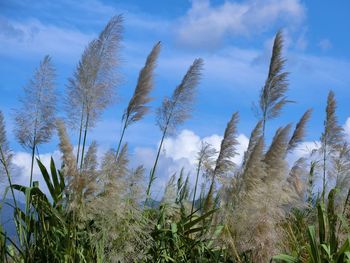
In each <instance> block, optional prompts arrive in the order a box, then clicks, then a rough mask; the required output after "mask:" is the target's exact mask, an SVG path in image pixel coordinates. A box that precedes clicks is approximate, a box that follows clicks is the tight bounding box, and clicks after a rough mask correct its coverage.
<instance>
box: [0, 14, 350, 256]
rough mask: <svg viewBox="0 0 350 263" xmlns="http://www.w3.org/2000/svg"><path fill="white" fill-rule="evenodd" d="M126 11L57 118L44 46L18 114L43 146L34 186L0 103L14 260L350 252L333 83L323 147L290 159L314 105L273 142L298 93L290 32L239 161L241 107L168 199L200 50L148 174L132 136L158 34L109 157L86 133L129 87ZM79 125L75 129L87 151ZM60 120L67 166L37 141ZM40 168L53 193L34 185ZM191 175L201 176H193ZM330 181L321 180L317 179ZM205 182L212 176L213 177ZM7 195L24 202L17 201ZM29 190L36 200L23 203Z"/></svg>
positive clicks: (167, 116) (164, 113)
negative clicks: (158, 196)
mask: <svg viewBox="0 0 350 263" xmlns="http://www.w3.org/2000/svg"><path fill="white" fill-rule="evenodd" d="M122 22H123V19H122V17H121V16H116V17H113V18H112V19H111V20H110V22H109V23H108V24H107V26H106V27H105V29H104V30H103V31H102V32H101V33H100V35H99V36H98V37H97V38H96V39H95V40H93V41H92V42H91V43H90V44H89V45H88V46H87V47H86V49H85V51H84V53H83V55H82V57H81V60H80V62H79V64H78V66H77V68H76V71H75V73H74V75H73V77H72V78H70V79H69V82H68V85H67V92H66V94H67V96H66V97H65V98H64V106H65V107H64V110H65V112H66V117H65V118H58V117H57V116H56V113H57V112H61V111H58V109H57V108H56V102H57V99H58V96H57V95H56V93H55V89H54V77H55V73H54V72H55V70H54V66H53V64H52V61H51V59H50V57H48V56H46V57H45V58H44V60H43V61H42V62H41V63H40V66H39V67H38V69H37V70H36V72H35V73H34V76H33V78H32V80H31V81H30V82H29V84H28V86H26V87H25V89H24V97H22V98H21V108H20V109H19V110H17V111H16V112H15V123H16V127H15V135H16V138H17V140H18V142H19V143H20V144H21V145H23V146H24V148H25V149H27V150H28V151H30V152H31V156H32V162H31V174H30V175H29V178H30V181H29V182H28V185H17V184H14V183H13V178H12V176H13V173H12V172H13V170H12V152H11V149H10V146H9V143H8V141H7V138H6V129H5V121H4V117H3V115H2V113H1V112H0V161H1V163H0V172H1V176H2V177H3V178H4V179H6V185H7V187H6V188H5V190H4V196H3V201H2V202H1V204H0V209H2V208H3V207H4V206H11V207H12V209H13V222H14V223H15V227H16V236H10V235H9V233H8V232H7V231H6V229H5V227H3V226H1V225H0V233H1V235H0V258H1V261H2V262H237V263H243V262H315V263H316V262H317V263H318V262H320V263H321V262H350V225H349V222H350V221H349V220H350V189H349V188H350V185H349V183H348V182H349V179H350V178H349V177H350V172H349V171H350V169H349V168H350V148H349V146H348V144H347V142H346V140H345V138H344V136H343V130H342V128H341V127H340V126H339V125H338V123H337V117H336V100H335V95H334V93H333V92H332V91H330V93H329V96H328V99H327V105H326V116H325V122H324V131H323V133H322V135H321V139H320V144H319V145H318V147H317V149H315V150H314V151H312V152H310V154H309V156H307V157H305V158H301V159H299V160H297V161H296V162H295V163H294V164H292V165H290V164H289V163H288V161H287V158H288V156H289V155H290V154H292V153H293V151H294V150H295V149H296V148H297V147H298V146H299V145H300V143H302V142H303V139H304V136H305V134H306V128H307V127H306V126H307V123H308V120H309V119H310V118H311V112H312V111H311V109H309V110H306V112H305V113H304V114H303V116H301V118H300V120H299V121H298V122H297V124H296V125H295V128H294V131H293V132H291V129H292V125H291V124H287V125H284V126H281V127H280V128H279V129H277V131H275V133H274V136H273V138H272V140H271V142H270V143H269V139H267V134H268V132H269V131H270V129H269V126H268V125H267V122H268V121H269V120H271V119H274V118H277V117H278V116H280V115H281V114H282V109H283V107H284V106H285V105H286V104H288V103H290V102H291V101H290V100H288V99H287V97H286V92H287V90H288V80H287V78H288V74H287V72H285V71H284V66H285V59H284V58H283V54H282V51H283V36H282V32H278V33H277V35H276V37H275V41H274V45H273V49H272V56H271V60H270V67H269V70H268V76H267V79H266V82H265V84H264V86H263V88H262V90H261V93H260V96H259V100H258V101H259V103H258V106H257V107H256V110H257V116H258V121H257V124H256V126H255V128H254V129H253V131H252V133H251V136H250V139H249V145H248V148H247V150H246V152H245V153H244V156H243V160H242V162H241V163H235V162H234V161H233V157H234V156H235V155H236V154H237V149H236V148H237V145H238V143H239V142H238V139H237V132H238V128H237V126H238V122H239V115H238V112H235V113H233V114H232V117H231V119H230V120H229V122H228V124H227V127H226V129H225V131H224V133H223V139H222V142H221V145H220V149H219V151H216V150H215V149H214V148H213V146H212V145H210V144H208V143H206V142H203V143H202V146H201V149H200V151H199V153H198V159H197V167H196V173H195V174H188V175H187V176H186V171H184V170H183V169H182V170H181V171H179V172H178V173H177V174H174V175H171V176H170V179H169V182H168V183H167V186H166V187H165V189H164V195H163V197H162V200H160V201H159V202H158V201H155V200H153V199H152V196H151V193H152V186H154V182H155V181H156V180H157V177H159V176H160V175H159V174H158V173H159V172H157V165H158V162H159V156H160V153H161V150H162V147H163V142H164V139H165V138H166V137H168V136H171V135H173V134H175V133H176V131H177V128H178V127H179V126H180V125H182V124H183V123H184V122H185V121H186V120H187V119H188V118H189V117H190V115H191V111H192V108H193V106H194V101H195V95H196V89H197V88H198V86H199V82H200V76H201V73H202V68H203V61H202V59H200V58H198V59H195V60H194V62H193V64H192V65H190V67H189V69H188V71H187V72H186V73H185V75H184V77H183V79H182V80H181V81H180V84H179V85H178V86H177V87H176V88H175V89H174V91H173V93H172V95H171V96H170V97H166V98H164V100H163V102H162V103H161V105H160V107H159V108H158V110H157V113H156V123H157V126H158V127H159V128H160V130H161V133H162V137H161V138H160V144H159V148H158V151H157V155H156V158H155V160H154V165H153V168H152V169H151V170H150V171H149V176H145V172H146V170H145V168H144V167H143V166H142V164H141V165H140V166H138V167H131V166H130V165H129V159H130V157H129V155H128V146H127V143H123V139H124V135H125V133H126V132H127V130H128V128H130V126H131V124H133V123H135V122H137V121H140V120H142V119H143V117H144V116H145V115H146V114H147V113H148V112H149V105H148V103H149V102H150V101H151V97H150V92H151V91H152V89H153V87H154V83H153V80H154V74H155V70H156V65H157V59H158V57H159V55H160V48H161V44H160V42H158V43H156V44H155V45H154V47H153V49H152V50H151V52H150V54H149V55H148V57H147V59H146V62H145V65H144V66H143V67H142V69H141V71H140V73H139V77H138V81H137V85H136V88H135V91H134V93H133V96H132V97H131V99H130V101H129V103H128V104H127V106H126V109H125V111H124V114H123V116H122V132H121V135H120V138H119V140H118V139H117V140H116V145H117V148H116V149H110V150H109V151H107V152H106V153H104V155H103V157H102V158H97V142H92V143H91V144H90V145H89V146H87V145H86V144H87V141H88V140H87V136H88V131H89V130H90V129H92V128H93V127H94V126H95V125H96V122H97V120H98V118H99V117H100V115H101V114H102V112H103V110H104V109H105V108H106V107H107V106H109V105H110V104H112V103H113V102H114V97H115V94H116V88H117V87H118V85H119V81H118V80H119V78H118V75H117V74H116V73H117V72H118V69H119V66H120V61H119V47H120V45H121V39H122ZM66 125H67V127H70V128H71V129H73V130H77V141H78V145H77V151H76V153H75V151H74V147H73V145H72V144H71V142H70V138H69V136H68V133H67V130H66ZM54 130H56V131H57V133H58V137H59V149H60V151H61V153H62V166H61V167H56V164H55V162H54V160H53V159H51V162H50V166H49V167H45V166H44V165H43V164H42V162H41V161H40V155H39V151H38V146H40V145H41V144H43V143H46V142H48V141H49V140H50V139H51V136H52V133H53V131H54ZM34 165H38V167H39V169H40V171H41V175H42V178H43V179H44V182H45V184H46V186H45V188H47V189H48V191H47V193H46V192H44V191H43V190H42V189H44V188H43V186H42V185H39V183H38V182H36V181H33V167H34ZM190 176H193V178H194V180H193V181H194V182H195V184H194V185H191V184H190V180H189V178H190ZM317 178H320V179H321V181H322V186H321V188H320V189H319V188H318V187H317V184H316V183H315V182H316V179H317ZM201 182H203V183H202V184H201ZM7 195H9V196H10V198H11V199H12V200H13V201H8V200H9V199H7ZM20 200H25V205H24V206H21V205H20Z"/></svg>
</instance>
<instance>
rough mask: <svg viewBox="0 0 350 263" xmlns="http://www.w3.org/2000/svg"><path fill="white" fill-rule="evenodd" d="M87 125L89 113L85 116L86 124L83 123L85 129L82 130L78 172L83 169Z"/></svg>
mask: <svg viewBox="0 0 350 263" xmlns="http://www.w3.org/2000/svg"><path fill="white" fill-rule="evenodd" d="M88 125H89V112H88V113H87V115H86V122H85V129H84V139H83V148H82V150H81V161H80V171H81V169H82V168H83V162H84V151H85V144H86V135H87V130H88Z"/></svg>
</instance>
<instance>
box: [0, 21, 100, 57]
mask: <svg viewBox="0 0 350 263" xmlns="http://www.w3.org/2000/svg"><path fill="white" fill-rule="evenodd" d="M93 36H94V35H93V34H84V33H82V32H80V31H77V30H72V29H65V28H61V27H57V26H54V25H45V24H43V23H42V22H40V21H39V20H36V19H31V20H29V21H25V22H17V21H13V20H10V19H6V18H1V20H0V53H2V55H10V56H12V57H17V56H23V55H24V54H25V55H31V56H35V55H40V56H43V55H45V54H52V55H53V56H55V57H56V56H57V57H58V58H59V59H67V58H70V59H72V56H73V57H74V58H77V57H78V55H79V54H80V53H81V52H82V50H83V49H84V46H85V45H87V43H88V42H89V41H90V40H91V39H92V38H93Z"/></svg>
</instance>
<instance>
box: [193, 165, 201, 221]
mask: <svg viewBox="0 0 350 263" xmlns="http://www.w3.org/2000/svg"><path fill="white" fill-rule="evenodd" d="M201 165H202V159H200V160H199V162H198V167H197V175H196V183H195V185H194V193H193V200H192V207H191V220H192V213H193V208H194V202H195V200H196V193H197V185H198V177H199V172H200V170H201Z"/></svg>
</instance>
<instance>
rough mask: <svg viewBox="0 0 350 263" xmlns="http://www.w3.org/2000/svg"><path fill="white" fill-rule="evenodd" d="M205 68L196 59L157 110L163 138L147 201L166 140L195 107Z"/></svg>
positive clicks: (151, 177) (151, 174)
mask: <svg viewBox="0 0 350 263" xmlns="http://www.w3.org/2000/svg"><path fill="white" fill-rule="evenodd" d="M202 67H203V60H202V59H196V60H195V61H194V62H193V64H192V65H191V66H190V68H189V69H188V71H187V73H186V74H185V76H184V77H183V79H182V81H181V83H180V85H179V86H177V87H176V88H175V90H174V92H173V94H172V96H171V97H170V98H164V100H163V103H162V106H161V107H160V108H158V110H157V124H158V126H159V128H160V130H161V131H162V138H161V140H160V144H159V147H158V151H157V155H156V159H155V161H154V165H153V168H152V169H151V171H150V177H149V181H148V185H147V190H146V195H147V200H148V199H149V197H150V194H151V187H152V184H153V182H154V180H155V179H156V176H155V174H156V168H157V165H158V160H159V156H160V153H161V150H162V147H163V143H164V139H165V137H166V136H167V135H168V133H169V132H174V131H175V129H176V128H177V127H178V126H179V125H180V124H182V123H183V122H184V121H185V120H186V119H188V118H189V116H190V112H191V109H192V106H193V100H194V95H195V88H196V86H197V85H198V82H199V78H200V75H201V71H202Z"/></svg>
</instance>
